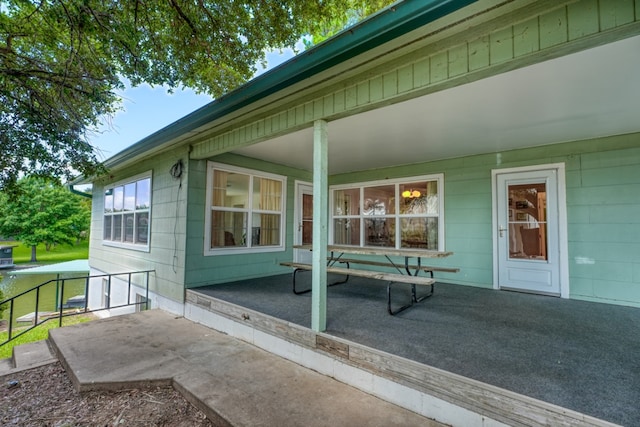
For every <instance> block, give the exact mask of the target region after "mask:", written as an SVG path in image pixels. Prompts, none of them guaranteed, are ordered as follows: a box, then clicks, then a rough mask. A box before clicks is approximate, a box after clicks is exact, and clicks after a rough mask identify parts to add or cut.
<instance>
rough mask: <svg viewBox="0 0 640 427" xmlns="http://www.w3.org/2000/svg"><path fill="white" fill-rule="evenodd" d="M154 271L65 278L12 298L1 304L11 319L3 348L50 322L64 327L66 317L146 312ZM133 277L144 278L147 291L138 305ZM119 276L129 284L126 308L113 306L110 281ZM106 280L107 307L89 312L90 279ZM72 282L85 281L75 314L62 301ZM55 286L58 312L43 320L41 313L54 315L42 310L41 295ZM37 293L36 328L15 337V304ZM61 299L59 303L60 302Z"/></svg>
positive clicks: (120, 305) (22, 330)
mask: <svg viewBox="0 0 640 427" xmlns="http://www.w3.org/2000/svg"><path fill="white" fill-rule="evenodd" d="M154 271H155V270H141V271H132V272H126V273H115V274H98V275H88V276H78V277H65V278H56V279H51V280H48V281H46V282H44V283H41V284H40V285H38V286H35V287H33V288H31V289H29V290H27V291H24V292H22V293H20V294H18V295H15V296H13V297H11V298H8V299H6V300H4V301H2V302H0V307H6V309H8V310H9V319H8V325H7V332H8V334H7V339H6V340H5V341H3V342H1V343H0V346H3V345H5V344H6V343H8V342H10V341H12V340H14V339H16V338H18V337H19V336H21V335H23V334H25V333H27V332H29V331H30V330H32V329H34V328H36V327H38V326H40V325H42V324H43V323H45V322H48V321H51V320H55V319H58V321H59V323H58V326H62V319H63V318H65V317H69V316H77V315H81V314H85V313H92V312H96V311H102V310H112V309H116V308H123V307H130V306H142V305H144V307H145V308H144V309H145V310H147V309H149V273H152V272H154ZM134 275H143V276H144V289H145V298H144V301H135V302H131V286H132V281H131V279H132V277H133V276H134ZM120 276H125V277H126V283H127V302H126V304H119V305H111V297H112V295H111V280H112V278H114V277H115V278H118V277H120ZM101 277H102V278H107V288H106V291H105V297H106V299H105V306H104V307H99V308H89V281H90V280H91V279H96V278H101ZM71 280H84V304H83V306H80V307H76V309H75V310H69V308H66V309H65V307H64V304H62V299H63V297H64V289H65V283H66V282H68V281H71ZM119 280H121V281H124V280H123V279H119ZM53 284H55V286H56V304H58V307H57V310H56V314H55V315H53V316H47V317H44V316H40V314H41V313H49V314H51V312H44V311H41V310H40V293H41V290H42V289H43V288H44V287H45V286H48V285H49V286H53ZM134 285H135V286H137V287H143V286H142V285H140V284H134ZM99 291H100V292H102V288H100V289H99ZM34 292H35V309H34V311H33V314H34V317H33V324H32V325H31V326H30V327H27V328H25V329H22V328H20V331H19V332H18V333H16V334H14V333H13V332H14V329H15V328H14V326H15V325H14V322H16V323H17V319H14V306H15V302H16V300H17V299H18V298H21V297H24V296H26V295H28V294H30V293H34ZM58 296H60V298H58ZM58 299H59V301H58ZM7 305H8V307H7Z"/></svg>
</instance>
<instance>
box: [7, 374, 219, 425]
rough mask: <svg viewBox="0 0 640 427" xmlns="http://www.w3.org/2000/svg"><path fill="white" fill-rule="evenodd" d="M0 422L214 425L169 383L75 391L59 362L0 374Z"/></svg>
mask: <svg viewBox="0 0 640 427" xmlns="http://www.w3.org/2000/svg"><path fill="white" fill-rule="evenodd" d="M0 425H2V426H21V427H36V426H37V427H42V426H47V427H49V426H51V427H54V426H55V427H72V426H171V427H191V426H214V424H212V423H211V421H210V420H208V419H207V418H206V417H205V416H204V414H203V413H202V412H201V411H199V410H198V409H197V408H195V407H194V406H193V405H191V404H190V403H189V402H187V401H186V400H185V399H184V397H182V395H181V394H180V393H178V392H177V391H175V390H174V389H173V388H172V387H154V388H148V389H139V388H134V389H129V390H123V391H118V392H97V391H92V392H86V393H82V394H80V393H78V392H77V391H75V389H74V388H73V385H72V383H71V380H70V379H69V377H68V376H67V373H66V372H65V370H64V369H63V368H62V366H61V365H60V363H53V364H50V365H46V366H43V367H39V368H34V369H30V370H26V371H22V372H19V373H15V374H11V375H8V376H4V377H0Z"/></svg>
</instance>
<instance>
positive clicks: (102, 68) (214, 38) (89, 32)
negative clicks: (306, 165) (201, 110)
mask: <svg viewBox="0 0 640 427" xmlns="http://www.w3.org/2000/svg"><path fill="white" fill-rule="evenodd" d="M387 3H389V2H388V1H382V0H374V1H371V2H370V1H363V0H305V1H300V0H279V1H264V0H246V1H231V0H226V1H211V0H202V1H197V2H196V1H192V2H184V1H177V0H167V1H146V0H136V1H118V0H63V1H52V0H43V1H37V2H33V1H25V0H4V1H3V2H2V5H1V6H0V145H2V156H0V189H2V188H13V186H14V185H15V183H16V182H17V180H18V179H19V177H20V176H22V175H26V174H31V175H40V176H49V177H71V176H73V175H75V174H77V173H78V172H79V173H81V174H83V175H85V176H92V175H95V174H99V173H101V172H104V170H103V168H101V167H100V166H99V164H98V163H97V157H96V153H95V151H94V148H93V147H92V146H91V144H90V143H89V142H88V141H87V138H86V134H87V132H90V131H92V130H95V129H96V127H97V125H98V123H99V121H100V119H101V118H102V117H104V116H109V115H112V114H113V113H114V112H115V111H116V110H117V108H118V106H119V101H120V100H119V97H118V95H117V94H116V92H115V90H116V89H119V88H122V83H121V81H122V79H123V78H126V79H128V80H130V81H131V82H132V84H133V85H134V86H135V85H138V84H140V83H142V82H147V83H149V84H151V85H167V86H168V87H169V88H170V89H174V88H178V87H184V86H186V87H191V88H193V89H195V90H196V91H199V92H206V93H209V94H211V95H213V96H215V97H219V96H221V95H223V94H224V93H226V92H228V91H229V90H230V89H233V88H235V87H237V86H238V85H240V84H242V83H244V82H246V81H247V80H248V79H250V78H251V77H252V76H253V74H254V72H255V66H256V64H257V63H259V62H263V61H264V58H265V52H266V51H267V50H270V49H278V48H282V47H286V46H294V45H295V43H296V42H297V41H298V40H299V39H300V38H301V36H302V35H304V34H314V35H316V34H318V36H317V37H318V39H319V38H320V37H326V36H327V35H328V34H329V32H331V31H335V30H336V29H338V30H339V29H341V28H342V27H344V22H346V21H348V20H350V19H359V18H360V17H361V16H364V15H365V14H368V13H370V12H371V11H373V10H375V9H376V8H377V7H379V6H382V5H386V4H387ZM354 11H356V12H354ZM315 37H316V36H314V39H315Z"/></svg>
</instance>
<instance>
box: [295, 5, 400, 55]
mask: <svg viewBox="0 0 640 427" xmlns="http://www.w3.org/2000/svg"><path fill="white" fill-rule="evenodd" d="M395 1H396V0H345V1H343V2H340V4H339V5H334V7H335V9H334V10H333V11H332V13H327V14H323V15H320V16H318V19H316V20H315V21H314V22H313V24H312V25H311V26H310V27H309V37H307V38H305V39H304V44H305V47H306V48H310V47H312V46H315V45H317V44H318V43H320V42H323V41H324V40H326V39H328V38H329V37H331V36H333V35H334V34H336V33H338V32H340V31H342V30H344V29H346V28H348V27H350V26H352V25H355V24H357V23H358V22H360V21H362V20H363V19H364V18H366V17H368V16H369V15H371V14H373V13H375V12H377V11H379V10H381V9H384V8H385V7H387V6H389V5H391V4H393V3H395Z"/></svg>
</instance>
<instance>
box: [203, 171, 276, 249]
mask: <svg viewBox="0 0 640 427" xmlns="http://www.w3.org/2000/svg"><path fill="white" fill-rule="evenodd" d="M285 188H286V178H285V177H283V176H279V175H272V174H267V173H263V172H258V171H252V170H248V169H241V168H236V167H232V166H227V165H222V164H217V163H209V167H208V171H207V218H206V223H207V230H206V231H205V236H206V238H205V240H206V241H205V254H210V255H211V254H221V253H237V252H238V251H243V250H244V251H250V252H267V251H275V250H283V249H284V229H285V227H284V203H285Z"/></svg>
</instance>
